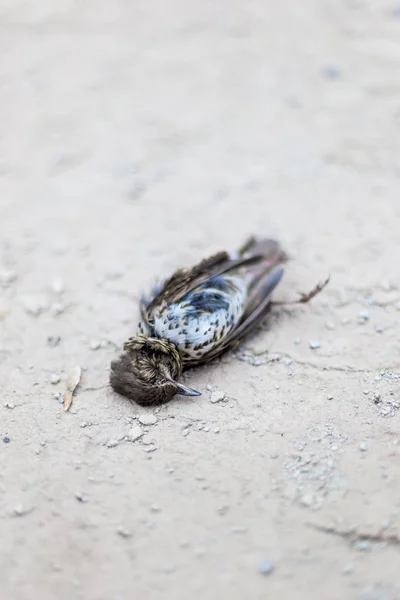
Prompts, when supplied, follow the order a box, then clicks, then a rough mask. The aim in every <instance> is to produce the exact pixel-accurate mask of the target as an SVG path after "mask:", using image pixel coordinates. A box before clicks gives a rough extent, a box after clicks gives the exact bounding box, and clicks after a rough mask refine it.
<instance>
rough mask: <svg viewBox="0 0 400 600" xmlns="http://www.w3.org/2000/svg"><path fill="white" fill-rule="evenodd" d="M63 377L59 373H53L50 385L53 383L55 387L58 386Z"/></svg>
mask: <svg viewBox="0 0 400 600" xmlns="http://www.w3.org/2000/svg"><path fill="white" fill-rule="evenodd" d="M60 380H61V377H60V375H59V374H58V373H53V374H52V375H50V383H52V384H53V385H57V383H60Z"/></svg>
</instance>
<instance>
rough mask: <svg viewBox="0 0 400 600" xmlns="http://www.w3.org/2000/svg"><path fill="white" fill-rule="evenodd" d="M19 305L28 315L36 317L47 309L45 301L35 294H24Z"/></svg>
mask: <svg viewBox="0 0 400 600" xmlns="http://www.w3.org/2000/svg"><path fill="white" fill-rule="evenodd" d="M21 304H22V306H23V308H24V309H25V312H27V313H28V314H29V315H31V316H33V317H37V316H39V315H40V313H41V312H42V311H43V310H46V309H47V308H48V304H47V300H46V299H45V298H43V297H42V296H39V295H35V294H26V295H25V296H22V298H21Z"/></svg>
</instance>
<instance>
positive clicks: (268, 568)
mask: <svg viewBox="0 0 400 600" xmlns="http://www.w3.org/2000/svg"><path fill="white" fill-rule="evenodd" d="M273 570H274V563H273V562H272V560H269V559H267V558H265V559H264V560H262V561H261V563H260V566H259V567H258V572H259V573H261V575H270V574H271V573H272V571H273Z"/></svg>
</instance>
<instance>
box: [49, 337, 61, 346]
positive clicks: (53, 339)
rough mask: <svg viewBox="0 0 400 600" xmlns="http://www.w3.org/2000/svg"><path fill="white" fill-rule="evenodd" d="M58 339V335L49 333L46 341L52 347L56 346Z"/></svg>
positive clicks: (59, 339)
mask: <svg viewBox="0 0 400 600" xmlns="http://www.w3.org/2000/svg"><path fill="white" fill-rule="evenodd" d="M60 341H61V338H60V336H59V335H49V337H48V338H47V343H48V345H49V346H51V347H52V348H54V347H55V346H58V344H59V343H60Z"/></svg>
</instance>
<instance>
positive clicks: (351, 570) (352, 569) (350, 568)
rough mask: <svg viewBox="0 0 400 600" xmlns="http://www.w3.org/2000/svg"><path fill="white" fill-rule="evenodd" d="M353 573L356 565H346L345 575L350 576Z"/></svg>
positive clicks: (344, 568)
mask: <svg viewBox="0 0 400 600" xmlns="http://www.w3.org/2000/svg"><path fill="white" fill-rule="evenodd" d="M353 571H354V565H353V564H352V563H348V564H347V565H344V567H343V573H344V575H350V573H352V572H353Z"/></svg>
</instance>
